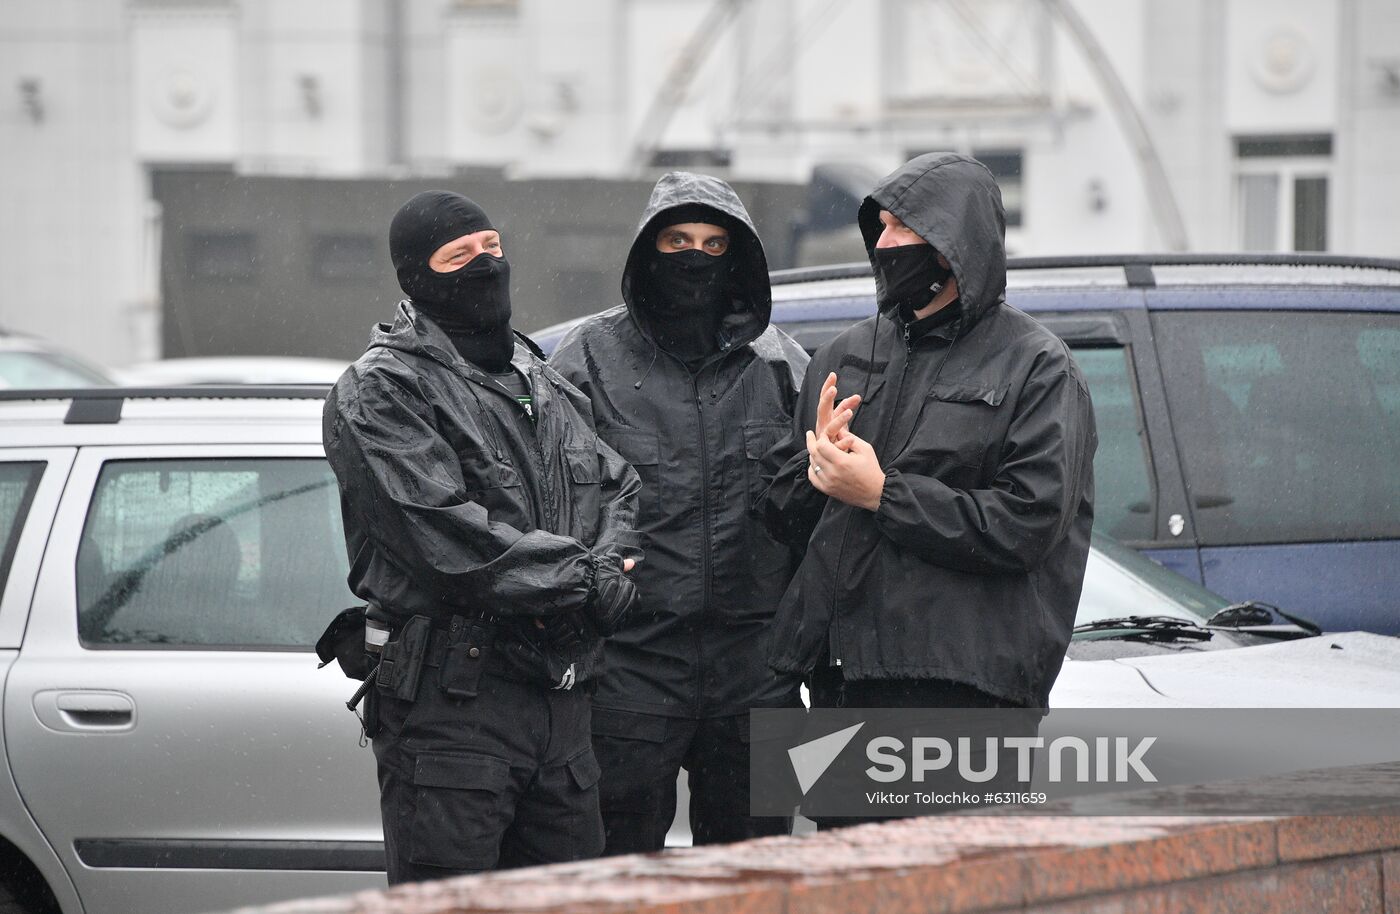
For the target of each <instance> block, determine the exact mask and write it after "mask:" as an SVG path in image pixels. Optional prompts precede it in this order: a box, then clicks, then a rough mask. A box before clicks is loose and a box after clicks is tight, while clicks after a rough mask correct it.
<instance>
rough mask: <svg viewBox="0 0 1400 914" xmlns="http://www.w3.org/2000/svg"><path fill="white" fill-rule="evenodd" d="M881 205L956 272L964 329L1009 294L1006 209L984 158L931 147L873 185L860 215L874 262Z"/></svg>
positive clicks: (999, 190)
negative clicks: (944, 258)
mask: <svg viewBox="0 0 1400 914" xmlns="http://www.w3.org/2000/svg"><path fill="white" fill-rule="evenodd" d="M882 209H884V210H889V211H890V212H891V213H893V214H894V215H896V216H898V217H899V218H900V219H901V220H902V221H903V222H904V224H905V225H907V226H909V227H910V228H911V229H913V230H914V232H915V234H917V235H918V236H919V237H920V238H922V239H924V240H925V241H927V242H928V243H929V244H931V245H933V246H934V247H936V248H937V249H938V250H939V252H940V253H941V254H942V255H943V256H944V257H947V258H948V263H949V264H951V265H952V267H953V275H954V276H955V277H957V280H958V298H959V300H960V302H961V308H962V327H963V330H964V331H965V330H966V328H967V327H969V326H970V325H972V324H973V323H975V322H976V321H978V320H979V319H981V317H982V316H983V315H985V314H986V313H987V311H988V309H990V308H991V307H992V306H993V305H995V304H997V303H998V302H1000V301H1002V299H1003V298H1004V297H1005V295H1006V210H1005V209H1004V208H1003V207H1002V203H1001V189H1000V188H998V187H997V182H996V179H995V178H993V177H992V173H991V172H990V171H988V170H987V167H986V166H985V165H983V164H982V163H981V162H978V161H977V160H976V159H973V158H971V157H969V156H965V155H958V154H956V153H951V152H930V153H927V154H925V155H921V156H919V157H918V158H915V159H911V160H910V161H909V162H907V163H905V164H904V166H902V167H901V168H898V169H896V170H895V171H894V172H892V173H891V174H889V175H888V176H886V177H885V179H884V180H882V181H881V182H880V183H879V184H878V185H876V187H875V189H874V190H873V191H871V192H870V196H868V197H866V198H865V202H864V203H862V204H861V207H860V213H859V216H858V217H857V218H858V220H859V222H860V232H861V235H863V236H864V238H865V251H866V254H867V256H870V257H871V258H872V264H873V262H874V260H873V258H874V251H875V242H876V241H877V240H878V239H879V237H880V232H881V229H882V226H881V223H880V210H882Z"/></svg>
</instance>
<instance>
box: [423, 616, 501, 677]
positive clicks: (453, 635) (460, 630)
mask: <svg viewBox="0 0 1400 914" xmlns="http://www.w3.org/2000/svg"><path fill="white" fill-rule="evenodd" d="M494 623H495V617H493V616H490V615H487V614H486V613H482V614H480V615H477V616H453V617H452V618H451V619H450V620H448V621H447V622H446V623H443V624H439V623H438V621H437V620H433V626H432V630H431V631H430V632H429V634H428V650H427V652H426V653H425V654H424V655H423V665H424V666H428V667H440V666H442V658H443V657H444V656H446V654H447V648H448V647H449V646H451V645H453V644H456V643H458V642H460V641H461V640H462V639H463V638H465V637H468V636H469V635H470V632H471V629H472V628H473V627H476V628H477V629H478V630H479V631H480V633H481V634H480V637H479V639H478V640H479V641H480V642H481V643H480V644H472V645H471V646H470V647H469V648H467V655H468V656H469V657H473V658H475V657H478V656H480V655H481V649H482V648H483V647H487V646H489V645H490V644H492V643H494V642H495V640H496V638H495V635H496V633H495V631H494ZM487 626H490V628H488V627H487Z"/></svg>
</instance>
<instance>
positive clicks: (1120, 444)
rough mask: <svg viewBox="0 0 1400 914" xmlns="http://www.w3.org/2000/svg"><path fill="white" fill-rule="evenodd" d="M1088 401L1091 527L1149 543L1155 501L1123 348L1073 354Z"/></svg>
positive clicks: (1140, 419) (1108, 347) (1149, 467)
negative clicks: (1092, 434)
mask: <svg viewBox="0 0 1400 914" xmlns="http://www.w3.org/2000/svg"><path fill="white" fill-rule="evenodd" d="M1074 360H1075V361H1076V362H1078V363H1079V369H1080V371H1082V372H1083V373H1084V380H1085V383H1087V384H1088V385H1089V396H1090V397H1092V398H1093V401H1094V421H1095V423H1096V425H1097V427H1098V433H1099V449H1098V451H1097V452H1096V453H1095V454H1094V529H1095V530H1097V531H1100V532H1102V533H1106V534H1108V535H1110V536H1113V537H1115V538H1117V539H1120V540H1125V541H1129V542H1131V541H1137V540H1150V539H1152V536H1153V532H1154V529H1155V522H1154V518H1153V515H1154V512H1155V505H1156V503H1157V499H1156V496H1155V494H1154V492H1153V474H1152V470H1151V465H1150V464H1149V462H1148V460H1149V458H1148V450H1147V435H1146V433H1145V432H1144V430H1143V422H1142V410H1141V408H1140V407H1139V404H1138V397H1137V388H1136V386H1135V385H1134V383H1133V376H1132V364H1131V362H1130V360H1129V358H1128V352H1127V350H1125V349H1123V348H1122V347H1120V346H1104V347H1094V348H1083V349H1075V350H1074Z"/></svg>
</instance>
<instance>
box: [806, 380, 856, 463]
mask: <svg viewBox="0 0 1400 914" xmlns="http://www.w3.org/2000/svg"><path fill="white" fill-rule="evenodd" d="M835 404H836V372H834V371H833V372H831V374H829V375H827V376H826V380H825V381H823V382H822V391H821V395H820V396H818V397H817V424H816V425H815V426H814V427H813V431H815V432H816V434H818V435H824V436H825V437H826V438H827V440H829V441H831V443H833V444H835V445H836V446H837V447H839V448H841V449H842V450H849V448H848V447H847V446H846V436H848V435H849V434H850V433H849V432H848V431H846V427H847V426H848V425H850V422H851V418H852V416H854V415H855V410H856V407H857V406H860V394H853V395H852V396H849V397H847V398H846V399H844V400H842V401H841V404H840V405H839V406H837V405H835ZM843 416H844V418H843Z"/></svg>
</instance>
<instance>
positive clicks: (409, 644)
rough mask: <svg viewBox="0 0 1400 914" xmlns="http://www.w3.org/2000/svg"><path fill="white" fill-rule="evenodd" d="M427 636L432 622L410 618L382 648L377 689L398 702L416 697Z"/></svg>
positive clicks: (415, 617) (421, 617) (425, 656)
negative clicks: (380, 689)
mask: <svg viewBox="0 0 1400 914" xmlns="http://www.w3.org/2000/svg"><path fill="white" fill-rule="evenodd" d="M431 633H432V622H431V620H429V619H428V617H427V616H414V617H412V618H411V619H409V620H408V621H407V622H405V623H404V626H403V628H401V629H399V632H398V637H396V638H392V639H390V640H389V642H388V643H387V644H385V645H384V653H383V660H382V661H381V662H380V664H379V675H378V677H377V680H376V681H377V682H378V684H379V687H380V688H382V689H384V690H386V691H388V692H390V693H391V694H392V695H393V696H394V697H395V698H398V699H400V700H402V701H413V700H414V699H415V698H417V697H418V681H419V679H420V678H421V677H422V675H423V661H424V660H425V659H426V658H427V654H428V636H429V635H430V634H431Z"/></svg>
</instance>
